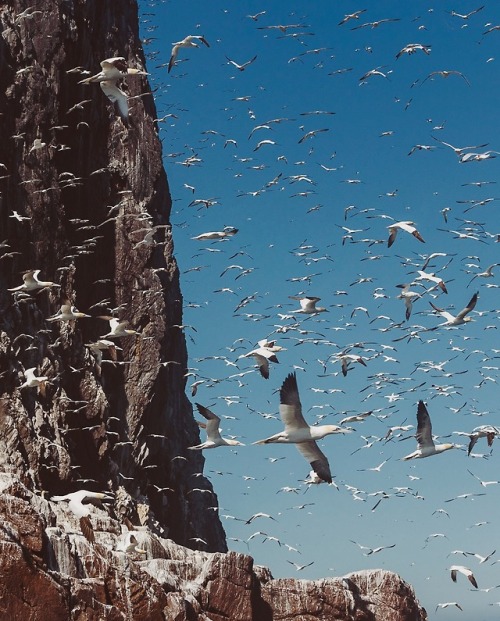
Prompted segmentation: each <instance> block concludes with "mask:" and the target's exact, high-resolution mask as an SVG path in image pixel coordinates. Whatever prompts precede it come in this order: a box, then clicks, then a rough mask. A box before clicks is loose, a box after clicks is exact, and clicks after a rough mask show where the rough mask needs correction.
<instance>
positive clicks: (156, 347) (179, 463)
mask: <svg viewBox="0 0 500 621" xmlns="http://www.w3.org/2000/svg"><path fill="white" fill-rule="evenodd" d="M0 22H1V28H2V36H1V37H0V92H1V93H2V94H3V95H2V98H1V99H0V115H1V121H2V122H1V123H0V241H1V243H0V267H1V269H0V488H1V495H0V519H1V524H2V528H1V529H0V538H1V541H2V552H3V553H2V556H1V561H0V589H1V597H0V619H9V620H16V619H23V621H24V620H29V619H32V620H37V619H46V618H49V617H50V619H51V621H55V620H58V619H61V620H62V619H74V620H84V619H89V620H91V619H95V620H96V621H97V620H98V619H99V620H100V621H101V620H104V619H106V620H108V619H109V620H119V619H141V620H142V619H169V620H170V619H176V620H179V621H181V620H183V619H186V620H194V619H197V620H198V619H199V620H201V619H212V620H219V619H232V620H236V619H242V620H249V619H256V620H257V619H258V620H259V621H265V620H266V619H292V618H293V619H295V620H296V621H299V620H300V619H342V620H347V619H359V620H361V619H373V620H376V619H380V620H382V619H384V621H391V620H393V619H394V621H399V620H400V619H404V620H420V619H425V618H426V616H425V612H424V611H423V610H422V609H421V608H420V607H419V606H418V604H417V602H416V600H415V597H414V594H413V592H412V590H411V588H410V587H409V586H408V585H406V584H404V583H403V582H402V581H401V580H400V579H399V578H398V577H397V576H395V575H393V574H390V573H388V572H385V571H374V572H367V573H359V574H351V575H349V576H345V577H343V578H331V579H325V580H322V581H316V582H309V581H301V580H293V579H287V580H273V579H272V577H271V575H270V573H269V571H268V570H266V569H263V568H259V567H256V566H254V565H253V560H252V559H251V558H250V557H248V556H243V555H239V554H235V553H227V554H226V551H227V546H226V540H225V535H224V531H223V528H222V526H221V523H220V521H219V518H218V515H217V511H216V509H217V497H216V495H215V493H214V490H213V488H212V486H211V483H210V482H209V481H208V479H206V478H205V477H204V476H203V474H202V472H203V464H204V460H203V457H202V456H201V455H200V453H196V452H192V451H189V450H187V447H188V446H191V445H194V444H197V443H198V442H199V433H198V428H197V426H196V423H195V421H194V419H193V416H192V407H191V404H190V403H189V401H188V399H187V398H186V396H185V393H184V388H185V381H186V378H185V374H186V372H187V352H186V345H185V339H184V334H183V331H182V295H181V292H180V288H179V274H178V269H177V265H176V262H175V258H174V254H173V253H174V246H173V240H172V235H171V227H170V223H169V215H170V207H171V199H170V193H169V188H168V182H167V179H166V175H165V172H164V170H163V167H162V160H161V147H160V142H159V140H158V136H157V131H156V127H155V122H154V118H155V116H156V114H155V106H154V101H153V97H152V94H151V92H150V89H149V85H148V82H147V80H146V79H145V78H143V77H134V78H133V79H132V78H130V79H127V81H126V82H127V86H126V87H125V86H122V88H123V89H125V88H127V90H126V93H127V95H128V103H129V107H130V116H129V119H128V122H124V121H123V120H122V118H120V116H119V115H118V114H117V112H116V109H115V107H114V106H113V105H112V103H111V102H110V101H109V100H108V98H107V97H105V96H104V94H103V92H102V91H101V89H100V88H99V85H98V84H90V85H83V84H80V85H79V84H78V82H79V81H80V80H81V79H83V78H85V77H86V76H87V75H88V72H89V71H91V72H92V73H95V72H97V71H98V68H99V63H100V61H101V60H102V59H104V58H110V57H116V56H123V57H124V58H125V59H126V61H127V63H128V65H129V67H133V68H144V66H145V65H144V56H143V52H142V48H141V46H140V42H139V36H138V24H137V5H136V3H135V1H133V0H122V1H120V2H119V3H115V2H110V1H108V0H104V1H103V0H87V1H85V0H57V1H54V2H52V3H49V5H47V3H35V4H34V5H32V6H29V7H28V6H26V4H25V3H23V2H21V1H17V0H16V1H11V2H8V3H3V5H2V6H1V7H0ZM29 270H30V271H33V270H40V272H39V274H38V275H36V277H37V278H39V279H40V280H43V281H47V282H49V283H52V284H49V285H47V286H45V287H43V288H42V287H40V288H37V289H35V290H28V289H27V288H26V287H23V285H22V283H23V280H22V274H23V273H26V272H27V271H29ZM33 278H34V277H33ZM24 283H26V280H25V281H24ZM9 289H10V291H9ZM12 289H14V291H12ZM16 289H17V290H16ZM62 305H64V306H65V307H68V308H70V307H73V306H74V307H78V309H80V310H81V311H83V312H84V313H85V314H87V315H89V317H82V318H79V319H77V320H72V321H61V320H58V319H57V313H58V311H59V310H60V309H61V306H62ZM54 316H55V319H54V320H53V321H49V319H51V318H52V317H54ZM103 317H115V318H117V319H119V320H120V321H127V322H128V328H127V329H129V330H132V331H134V332H136V333H138V334H136V333H131V334H130V335H129V336H125V337H120V338H112V341H111V344H109V345H106V344H100V345H99V347H101V346H102V349H98V347H97V346H93V347H91V346H90V344H92V343H94V344H95V343H98V342H99V339H102V337H103V336H104V335H105V334H106V333H107V332H108V331H110V324H108V320H107V319H103ZM107 340H108V341H109V340H110V339H109V338H108V339H107ZM112 343H115V345H114V346H113V345H112ZM30 369H31V370H32V371H30ZM36 378H43V379H36ZM82 488H83V489H87V490H92V491H95V492H104V491H108V492H112V493H113V503H112V507H111V508H110V510H109V511H104V510H102V509H99V508H95V509H92V510H90V514H91V523H92V527H93V531H94V536H95V542H94V543H90V542H89V541H87V539H85V538H84V537H83V536H82V531H81V526H80V523H79V521H78V519H77V517H76V516H75V515H74V514H73V513H72V512H71V511H70V510H69V509H68V507H67V504H66V503H64V502H59V503H56V502H52V501H51V500H50V499H51V498H52V497H53V496H54V495H64V494H67V493H69V492H74V491H76V490H80V489H82ZM200 489H201V490H203V491H204V492H205V493H201V492H199V491H197V490H200ZM125 524H127V525H128V526H125ZM132 525H134V526H135V529H136V530H133V531H132V533H133V536H134V537H135V539H136V540H137V549H136V546H135V543H133V544H130V534H129V530H128V529H132ZM174 542H175V543H174ZM184 546H189V548H195V549H196V548H202V549H203V550H204V551H203V552H200V551H197V552H195V551H193V550H192V549H188V548H187V547H184ZM48 615H49V617H48Z"/></svg>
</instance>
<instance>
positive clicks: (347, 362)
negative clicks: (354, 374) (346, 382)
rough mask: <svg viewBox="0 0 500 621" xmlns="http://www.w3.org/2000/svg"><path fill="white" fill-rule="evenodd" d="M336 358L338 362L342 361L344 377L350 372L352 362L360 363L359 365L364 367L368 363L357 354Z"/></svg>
mask: <svg viewBox="0 0 500 621" xmlns="http://www.w3.org/2000/svg"><path fill="white" fill-rule="evenodd" d="M335 357H336V358H337V360H339V361H340V363H341V365H342V375H343V376H344V377H345V376H346V375H347V372H348V371H349V365H350V364H351V362H359V364H362V365H363V366H364V367H366V362H365V361H364V360H363V358H361V356H358V355H356V354H347V353H342V354H335Z"/></svg>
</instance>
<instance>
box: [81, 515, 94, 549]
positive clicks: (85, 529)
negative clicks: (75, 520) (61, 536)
mask: <svg viewBox="0 0 500 621" xmlns="http://www.w3.org/2000/svg"><path fill="white" fill-rule="evenodd" d="M80 528H81V529H82V534H83V536H84V537H85V539H86V540H87V541H88V542H90V543H95V536H94V527H93V526H92V522H91V521H90V518H89V516H88V515H84V516H82V517H81V518H80Z"/></svg>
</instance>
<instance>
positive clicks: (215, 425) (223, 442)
mask: <svg viewBox="0 0 500 621" xmlns="http://www.w3.org/2000/svg"><path fill="white" fill-rule="evenodd" d="M195 405H196V407H197V408H198V412H199V413H200V414H201V415H202V416H204V417H205V418H206V419H207V421H208V422H207V423H202V422H198V425H199V427H201V428H202V429H205V430H206V432H207V439H206V441H205V442H202V443H201V444H197V445H196V446H189V447H188V448H189V449H190V450H192V451H195V450H197V451H201V450H203V449H212V448H217V447H218V446H244V445H243V444H242V443H241V442H238V440H232V439H230V438H223V437H222V436H221V435H220V430H219V424H220V418H219V417H218V416H217V415H216V414H214V413H213V412H212V411H211V410H209V409H208V408H206V407H204V406H203V405H200V404H199V403H196V404H195Z"/></svg>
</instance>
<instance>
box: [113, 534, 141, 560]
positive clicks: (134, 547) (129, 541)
mask: <svg viewBox="0 0 500 621" xmlns="http://www.w3.org/2000/svg"><path fill="white" fill-rule="evenodd" d="M116 550H117V551H118V552H124V553H125V554H133V553H134V552H136V553H138V554H146V550H144V549H142V548H140V547H139V542H138V541H137V537H136V536H135V535H134V533H133V532H132V531H130V530H129V531H127V532H126V533H125V536H124V537H123V539H122V540H121V541H119V542H118V543H117V545H116Z"/></svg>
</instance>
